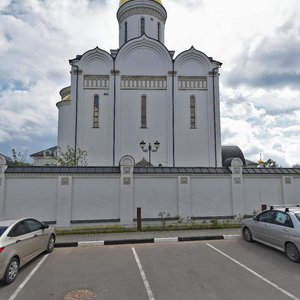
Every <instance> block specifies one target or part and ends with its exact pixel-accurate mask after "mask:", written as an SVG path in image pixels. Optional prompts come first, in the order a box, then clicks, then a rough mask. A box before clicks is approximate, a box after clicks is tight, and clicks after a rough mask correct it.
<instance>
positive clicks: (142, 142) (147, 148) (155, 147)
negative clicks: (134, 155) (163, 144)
mask: <svg viewBox="0 0 300 300" xmlns="http://www.w3.org/2000/svg"><path fill="white" fill-rule="evenodd" d="M145 145H146V143H145V142H144V141H141V142H140V147H141V149H142V150H143V152H148V153H149V166H151V153H152V152H157V150H158V148H159V146H160V143H159V142H158V141H156V142H155V143H154V144H153V145H154V148H152V145H151V143H149V144H148V147H146V148H145Z"/></svg>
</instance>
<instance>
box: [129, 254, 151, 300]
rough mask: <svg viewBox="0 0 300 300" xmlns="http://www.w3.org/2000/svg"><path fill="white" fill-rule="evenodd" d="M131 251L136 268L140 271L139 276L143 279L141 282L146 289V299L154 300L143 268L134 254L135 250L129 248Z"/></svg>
mask: <svg viewBox="0 0 300 300" xmlns="http://www.w3.org/2000/svg"><path fill="white" fill-rule="evenodd" d="M131 249H132V252H133V255H134V258H135V261H136V263H137V265H138V268H139V270H140V274H141V276H142V279H143V282H144V286H145V288H146V291H147V294H148V297H149V300H155V298H154V296H153V294H152V291H151V288H150V285H149V282H148V280H147V278H146V274H145V272H144V270H143V267H142V264H141V262H140V259H139V257H138V255H137V254H136V251H135V248H131Z"/></svg>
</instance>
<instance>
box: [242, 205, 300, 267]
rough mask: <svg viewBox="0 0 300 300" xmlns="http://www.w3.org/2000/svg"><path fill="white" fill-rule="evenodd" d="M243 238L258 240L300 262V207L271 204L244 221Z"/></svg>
mask: <svg viewBox="0 0 300 300" xmlns="http://www.w3.org/2000/svg"><path fill="white" fill-rule="evenodd" d="M241 230H242V235H243V238H244V239H245V240H246V241H248V242H251V241H253V240H254V241H258V242H260V243H263V244H265V245H267V246H270V247H273V248H275V249H278V250H280V251H283V252H285V253H286V255H287V257H288V258H289V259H290V260H292V261H294V262H300V207H299V206H298V205H293V206H273V207H272V206H271V208H270V209H269V210H265V211H263V212H261V213H260V214H258V215H257V216H255V217H254V218H250V219H245V220H243V221H242V224H241Z"/></svg>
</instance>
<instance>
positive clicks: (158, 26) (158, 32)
mask: <svg viewBox="0 0 300 300" xmlns="http://www.w3.org/2000/svg"><path fill="white" fill-rule="evenodd" d="M157 40H158V41H159V42H160V23H159V22H158V23H157Z"/></svg>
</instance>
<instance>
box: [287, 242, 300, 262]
mask: <svg viewBox="0 0 300 300" xmlns="http://www.w3.org/2000/svg"><path fill="white" fill-rule="evenodd" d="M285 253H286V255H287V257H288V258H289V259H290V260H291V261H294V262H299V261H300V254H299V250H298V248H297V246H296V245H294V244H293V243H291V242H289V243H287V244H286V246H285Z"/></svg>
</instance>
